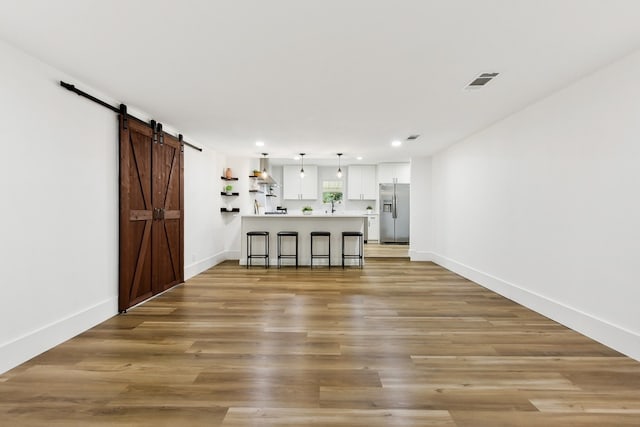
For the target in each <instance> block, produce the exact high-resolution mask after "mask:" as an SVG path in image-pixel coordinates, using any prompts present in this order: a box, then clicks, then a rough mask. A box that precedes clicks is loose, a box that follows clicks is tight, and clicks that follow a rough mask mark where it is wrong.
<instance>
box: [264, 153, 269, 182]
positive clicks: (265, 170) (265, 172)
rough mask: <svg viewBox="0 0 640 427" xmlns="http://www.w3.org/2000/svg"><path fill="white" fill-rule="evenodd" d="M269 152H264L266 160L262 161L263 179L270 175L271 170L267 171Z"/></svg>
mask: <svg viewBox="0 0 640 427" xmlns="http://www.w3.org/2000/svg"><path fill="white" fill-rule="evenodd" d="M268 155H269V153H262V156H263V157H264V162H263V163H262V179H267V178H268V177H269V172H267V156H268Z"/></svg>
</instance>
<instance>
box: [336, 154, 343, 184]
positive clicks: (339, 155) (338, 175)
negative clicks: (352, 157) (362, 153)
mask: <svg viewBox="0 0 640 427" xmlns="http://www.w3.org/2000/svg"><path fill="white" fill-rule="evenodd" d="M341 156H342V153H338V172H337V173H336V176H337V177H338V178H342V169H340V157H341Z"/></svg>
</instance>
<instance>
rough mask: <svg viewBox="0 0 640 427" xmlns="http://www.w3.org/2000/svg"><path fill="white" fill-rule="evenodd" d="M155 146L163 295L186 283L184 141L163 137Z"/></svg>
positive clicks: (156, 242)
mask: <svg viewBox="0 0 640 427" xmlns="http://www.w3.org/2000/svg"><path fill="white" fill-rule="evenodd" d="M162 139H163V140H162V144H160V143H159V144H154V145H153V156H152V157H153V170H154V177H153V209H154V211H155V212H156V220H155V221H154V223H153V236H152V241H153V251H152V254H153V255H152V264H153V267H154V268H153V275H152V282H153V291H154V293H158V292H162V291H164V290H166V289H169V288H170V287H172V286H175V285H177V284H178V283H182V282H183V273H184V272H183V270H184V269H183V266H184V256H183V245H182V241H183V239H182V236H183V219H182V206H183V194H182V188H183V181H182V176H183V170H184V167H183V156H182V147H181V144H180V141H178V140H177V139H176V138H174V137H172V136H170V135H166V134H164V135H162Z"/></svg>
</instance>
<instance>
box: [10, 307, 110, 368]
mask: <svg viewBox="0 0 640 427" xmlns="http://www.w3.org/2000/svg"><path fill="white" fill-rule="evenodd" d="M117 313H118V297H117V296H115V297H113V298H109V299H107V300H105V301H102V302H100V303H98V304H96V305H94V306H91V307H88V308H86V309H85V310H82V311H80V312H78V313H74V314H71V315H69V316H67V317H65V318H63V319H59V320H57V321H55V322H52V323H50V324H48V325H46V326H43V327H41V328H40V329H37V330H35V331H32V332H30V333H28V334H25V335H23V336H21V337H18V338H16V339H14V340H12V341H9V342H7V343H3V344H2V345H0V373H3V372H6V371H8V370H9V369H12V368H14V367H16V366H18V365H20V364H21V363H24V362H26V361H27V360H29V359H31V358H33V357H35V356H37V355H39V354H41V353H44V352H45V351H47V350H49V349H50V348H52V347H55V346H56V345H58V344H61V343H63V342H65V341H67V340H68V339H70V338H73V337H74V336H76V335H78V334H79V333H82V332H84V331H86V330H87V329H89V328H92V327H94V326H95V325H97V324H98V323H101V322H104V321H105V320H107V319H109V318H111V317H113V316H115V315H116V314H117Z"/></svg>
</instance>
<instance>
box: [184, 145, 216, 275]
mask: <svg viewBox="0 0 640 427" xmlns="http://www.w3.org/2000/svg"><path fill="white" fill-rule="evenodd" d="M224 162H225V156H224V155H221V154H219V153H216V152H215V151H212V150H209V149H208V148H206V147H203V150H202V152H199V151H196V150H193V149H190V148H187V147H185V151H184V191H185V195H184V264H185V268H184V278H185V280H187V279H189V278H191V277H193V276H195V275H196V274H198V273H200V272H202V271H204V270H206V269H208V268H210V267H212V266H214V265H216V264H218V263H220V262H221V261H224V260H225V259H226V248H225V239H224V237H223V235H222V234H223V233H222V230H223V228H224V225H225V224H224V221H223V219H224V218H223V217H222V215H221V214H220V207H223V206H224V204H223V200H221V196H220V189H221V188H222V182H223V181H221V180H220V176H222V169H223V164H224Z"/></svg>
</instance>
